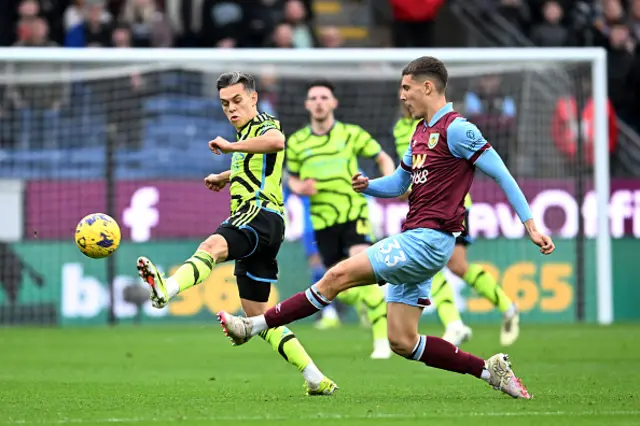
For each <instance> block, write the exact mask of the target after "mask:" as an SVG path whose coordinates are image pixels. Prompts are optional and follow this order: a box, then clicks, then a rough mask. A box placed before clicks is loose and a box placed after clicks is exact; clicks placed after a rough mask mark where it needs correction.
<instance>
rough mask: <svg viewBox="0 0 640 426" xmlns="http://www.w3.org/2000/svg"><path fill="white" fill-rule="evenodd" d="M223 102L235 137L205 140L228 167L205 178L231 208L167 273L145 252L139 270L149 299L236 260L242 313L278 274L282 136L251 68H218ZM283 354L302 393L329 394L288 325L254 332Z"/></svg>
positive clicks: (261, 305) (157, 300)
mask: <svg viewBox="0 0 640 426" xmlns="http://www.w3.org/2000/svg"><path fill="white" fill-rule="evenodd" d="M217 88H218V91H219V93H220V102H221V103H222V109H223V111H224V113H225V115H226V116H227V119H228V120H229V122H230V123H231V124H232V125H233V126H234V127H235V128H236V131H237V134H238V140H237V142H229V141H227V140H225V139H224V138H221V137H217V138H216V139H214V140H212V141H210V142H209V148H210V149H211V151H213V152H214V153H215V154H218V155H220V154H223V153H224V154H226V153H230V152H231V153H233V157H232V160H231V170H228V171H226V172H223V173H220V174H211V175H209V176H207V177H206V178H205V180H204V181H205V184H206V186H207V187H208V188H209V189H211V190H212V191H216V192H218V191H221V190H222V189H223V188H224V187H225V186H226V185H227V183H228V184H229V185H230V188H229V191H230V193H231V216H230V217H229V218H228V219H227V220H225V221H224V222H223V223H222V224H221V225H220V226H219V227H218V229H217V230H216V232H215V233H214V234H213V235H211V236H209V237H208V238H207V239H205V240H204V241H203V242H202V243H201V244H200V246H199V247H198V250H197V251H196V252H195V253H194V254H193V256H191V257H190V258H189V259H187V260H186V261H185V262H184V264H183V265H182V266H181V267H180V268H178V270H177V271H176V272H175V273H174V274H173V275H172V276H170V277H169V278H164V277H163V276H162V275H161V274H160V273H159V271H158V270H157V269H156V267H155V266H154V265H153V263H151V261H150V260H149V259H147V258H146V257H139V258H138V261H137V268H138V271H139V275H140V277H141V278H142V279H143V280H144V281H145V282H146V283H147V284H148V285H149V286H150V287H151V301H152V304H153V306H154V307H156V308H162V307H164V306H165V305H166V304H167V303H169V300H170V299H171V298H173V297H174V296H176V295H177V294H178V293H181V292H183V291H185V290H187V289H189V288H191V287H193V286H194V285H196V284H200V283H201V282H203V281H204V280H205V279H206V278H207V277H208V276H209V274H210V273H211V270H212V269H213V267H214V266H215V265H216V264H217V263H221V262H224V261H227V260H235V261H236V266H235V275H236V278H237V282H238V293H239V295H240V300H241V302H242V309H243V310H244V312H245V313H246V314H247V315H259V314H262V313H264V312H266V310H267V308H268V307H267V301H268V299H269V293H270V290H271V283H274V282H276V281H277V274H278V264H277V261H276V256H277V254H278V251H279V249H280V245H281V243H282V241H283V239H284V231H285V222H284V218H283V215H284V204H283V201H282V199H283V196H282V184H281V179H282V166H283V162H284V143H285V136H284V134H283V133H282V130H281V128H280V123H279V121H278V120H276V119H275V118H274V117H273V116H271V115H269V114H265V113H263V114H259V113H258V109H257V102H258V94H257V92H256V89H255V80H254V78H253V77H252V76H250V75H248V74H244V73H239V72H231V73H225V74H222V75H221V76H220V77H219V78H218V81H217ZM260 337H262V338H263V339H264V340H265V341H267V342H268V343H270V344H271V346H272V347H273V349H274V350H275V351H277V352H279V353H280V354H281V355H282V357H283V358H284V359H285V360H286V361H287V362H288V363H290V364H292V365H293V366H295V367H297V368H298V370H299V371H300V372H302V374H303V376H304V378H305V387H306V391H307V394H308V395H330V394H332V393H333V392H334V391H335V390H336V389H337V386H336V384H335V383H334V382H333V381H331V380H330V379H328V378H327V377H325V376H324V375H323V374H322V373H321V372H320V370H318V368H317V367H316V366H315V364H314V363H313V361H312V360H311V358H310V357H309V355H308V354H307V353H306V352H305V350H304V348H303V347H302V345H301V344H300V342H299V341H298V339H297V338H296V336H295V335H294V334H293V333H292V332H291V330H289V329H288V328H287V327H275V328H272V329H269V330H265V331H264V332H263V333H260Z"/></svg>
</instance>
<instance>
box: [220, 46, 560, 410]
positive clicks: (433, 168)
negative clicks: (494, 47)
mask: <svg viewBox="0 0 640 426" xmlns="http://www.w3.org/2000/svg"><path fill="white" fill-rule="evenodd" d="M402 75H403V77H402V83H401V88H402V92H401V100H402V101H403V102H404V103H405V105H406V106H407V108H408V109H409V111H410V112H411V114H412V116H413V117H414V118H420V119H421V122H420V124H419V126H418V127H417V128H416V130H415V132H414V134H413V138H412V140H411V144H410V145H409V148H408V149H407V152H406V153H405V154H404V156H403V160H402V163H401V165H400V167H399V168H398V169H397V170H396V171H395V172H394V174H393V175H391V176H386V177H382V178H379V179H374V180H372V181H369V179H367V178H364V177H363V176H361V175H360V174H356V175H355V176H354V177H353V179H352V185H353V188H354V189H355V190H356V191H358V192H365V193H367V194H370V195H373V196H375V197H385V198H386V197H398V196H400V195H402V194H404V193H405V192H406V191H407V189H408V188H409V185H410V184H412V185H413V186H412V191H411V194H410V195H409V213H407V220H406V222H405V224H404V226H403V232H402V233H401V234H399V235H395V236H392V237H389V238H386V239H384V240H382V241H379V242H378V243H376V244H375V245H373V246H372V247H370V248H369V249H368V250H367V251H366V252H365V253H361V254H359V255H357V256H354V257H351V258H349V259H346V260H344V261H342V262H340V263H339V264H338V265H336V266H334V267H333V268H331V269H330V270H329V271H327V273H326V274H325V276H324V277H323V278H322V279H321V280H320V281H319V282H318V283H316V284H314V285H313V286H311V287H310V288H309V289H307V290H306V291H305V292H302V293H298V294H296V295H294V296H292V297H290V298H289V299H287V300H285V301H283V302H281V303H279V304H278V305H276V307H275V308H272V309H269V310H268V311H267V312H266V313H265V314H264V315H259V316H256V317H251V318H241V317H237V316H234V315H230V314H228V313H226V312H220V313H219V314H218V317H219V319H220V322H221V324H222V327H223V329H224V330H225V333H226V334H227V336H228V337H229V338H230V339H231V340H232V343H234V344H236V345H238V344H242V343H244V342H245V341H246V340H247V339H248V338H249V337H250V336H253V335H255V334H258V333H260V332H262V331H263V330H267V329H269V328H271V327H278V326H281V325H283V324H287V323H290V322H292V321H295V320H297V319H300V318H304V317H306V316H309V315H312V314H313V313H314V312H317V311H318V310H320V309H322V307H323V306H325V305H327V304H328V303H330V302H331V300H333V299H334V298H335V297H336V295H337V294H338V293H340V292H341V291H344V290H347V289H349V288H351V287H355V286H359V285H365V284H367V283H369V282H370V281H371V280H373V279H375V280H378V281H386V282H388V283H389V289H388V295H387V302H388V307H387V313H388V319H389V341H390V342H391V347H392V349H393V351H394V352H395V353H397V354H398V355H401V356H403V357H406V358H407V359H411V360H415V361H420V362H423V363H425V364H426V365H428V366H430V367H434V368H439V369H443V370H448V371H453V372H456V373H462V374H470V375H473V376H475V377H477V378H478V379H481V380H484V381H486V382H487V383H489V384H490V385H491V386H493V387H494V388H495V389H500V390H502V392H504V393H506V394H508V395H510V396H512V397H514V398H530V397H531V396H530V394H529V392H528V391H527V389H526V388H525V387H524V385H522V383H521V381H520V379H518V378H517V377H516V376H515V374H514V372H513V370H512V369H511V364H510V362H509V357H508V356H507V355H505V354H496V355H493V356H492V357H490V358H488V359H486V360H483V359H481V358H479V357H477V356H474V355H472V354H470V353H467V352H464V351H462V350H460V349H458V348H457V347H456V346H455V345H453V344H451V343H449V342H447V341H446V340H443V339H441V338H439V337H432V336H428V337H427V336H421V335H419V334H418V321H419V319H420V315H421V314H422V309H423V308H424V306H426V305H428V304H429V300H428V297H429V287H430V286H431V279H432V277H433V276H434V275H435V274H437V273H438V272H439V271H440V270H441V269H442V268H443V267H444V266H445V265H446V264H447V262H448V261H449V258H450V257H451V254H452V253H453V249H454V246H455V239H456V236H458V235H459V234H460V232H461V231H462V230H463V229H464V228H463V224H462V222H463V219H464V212H465V208H464V198H465V196H466V195H467V193H468V192H469V188H470V187H471V183H472V182H473V175H474V172H475V168H476V167H478V168H479V169H480V170H482V171H483V172H484V173H486V174H487V175H489V176H491V177H492V178H493V179H494V180H495V181H496V182H497V183H498V185H499V186H500V188H501V189H502V190H503V191H504V192H505V195H506V196H507V199H508V200H509V203H510V204H511V206H512V207H513V208H514V209H515V211H516V213H517V214H518V216H519V218H520V220H522V222H523V223H524V226H525V229H526V230H527V232H528V234H529V238H530V239H531V241H532V242H533V243H534V244H536V245H537V246H539V247H540V252H541V253H542V254H545V255H548V254H551V253H552V252H553V251H554V249H555V247H554V245H553V242H552V241H551V239H550V238H549V237H548V236H546V235H543V234H542V233H540V232H539V231H538V230H537V228H536V224H535V222H534V220H533V219H532V217H531V212H530V210H529V205H528V203H527V200H526V199H525V197H524V195H523V194H522V191H521V190H520V188H519V187H518V184H517V183H516V181H515V180H514V179H513V177H512V176H511V174H510V173H509V171H508V170H507V168H506V167H505V165H504V163H503V161H502V159H501V158H500V156H499V155H498V154H497V153H496V152H495V151H494V150H493V149H491V145H489V143H488V142H487V141H486V140H485V139H484V137H483V136H482V133H480V130H478V128H477V127H476V126H475V125H473V124H472V123H470V122H468V121H467V120H466V119H464V118H463V117H462V116H460V114H458V113H457V112H455V111H454V110H453V107H452V105H451V104H450V103H447V101H446V98H445V88H446V85H447V78H448V74H447V69H446V67H445V66H444V64H443V63H442V62H441V61H439V60H438V59H436V58H433V57H428V56H427V57H421V58H418V59H415V60H414V61H412V62H410V63H409V64H408V65H407V66H406V67H405V68H404V70H403V72H402Z"/></svg>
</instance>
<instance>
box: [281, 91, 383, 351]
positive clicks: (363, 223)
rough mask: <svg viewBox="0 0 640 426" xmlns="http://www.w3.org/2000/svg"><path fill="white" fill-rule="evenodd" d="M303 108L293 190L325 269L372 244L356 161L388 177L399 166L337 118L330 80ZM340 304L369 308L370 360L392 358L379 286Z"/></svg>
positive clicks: (291, 147)
mask: <svg viewBox="0 0 640 426" xmlns="http://www.w3.org/2000/svg"><path fill="white" fill-rule="evenodd" d="M305 107H306V109H307V111H308V112H309V116H310V120H309V121H310V122H309V125H308V126H306V127H304V128H302V129H300V130H298V131H297V132H295V133H293V134H292V135H291V136H290V137H289V139H288V140H287V170H288V172H289V175H290V177H289V187H290V188H291V190H292V191H293V192H295V193H297V194H300V195H306V196H309V197H310V206H311V207H310V212H311V222H312V224H313V229H314V232H315V238H316V242H317V247H318V251H319V253H320V257H321V258H322V261H323V263H324V266H325V267H326V268H330V267H332V266H334V265H335V264H337V263H338V262H340V261H341V260H343V259H346V258H348V257H351V256H355V255H356V254H358V253H361V252H363V251H365V250H366V249H367V248H368V247H369V246H371V244H372V237H371V234H372V232H371V227H370V225H369V212H368V206H367V199H366V198H365V196H364V195H363V194H358V193H356V192H354V191H353V189H352V188H351V176H352V175H353V174H354V173H356V172H357V171H358V157H365V158H371V159H374V160H375V161H376V163H377V165H378V168H379V169H380V172H381V173H382V174H383V175H385V176H388V175H390V174H392V173H393V172H394V167H395V165H394V164H393V160H392V159H391V157H390V156H389V155H388V154H386V153H385V152H384V151H382V148H381V147H380V144H378V142H376V141H375V140H374V139H373V138H372V137H371V135H370V134H369V133H367V132H366V131H365V130H364V129H362V128H361V127H360V126H357V125H355V124H348V123H343V122H340V121H337V120H336V119H335V117H334V114H333V113H334V110H335V109H336V108H337V107H338V100H337V99H336V97H335V94H334V87H333V85H332V84H331V82H329V81H315V82H312V83H311V84H310V85H309V86H308V90H307V99H306V101H305ZM338 300H340V301H341V302H343V303H346V304H348V305H351V306H355V307H360V306H362V307H363V308H364V310H366V315H367V318H368V320H369V323H370V324H371V328H372V332H373V352H372V353H371V358H373V359H386V358H390V357H391V355H392V352H391V348H390V347H389V341H388V338H387V308H386V304H385V299H384V293H383V291H382V289H381V288H380V286H379V285H377V284H372V285H369V286H365V287H357V288H353V289H351V290H349V291H347V292H344V293H342V294H340V296H338Z"/></svg>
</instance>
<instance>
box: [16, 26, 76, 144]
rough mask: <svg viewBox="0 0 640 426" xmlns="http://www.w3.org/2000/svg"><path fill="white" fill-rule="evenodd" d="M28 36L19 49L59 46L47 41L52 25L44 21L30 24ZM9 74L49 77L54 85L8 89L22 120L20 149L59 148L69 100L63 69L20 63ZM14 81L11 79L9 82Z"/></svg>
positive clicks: (22, 85) (46, 65) (57, 66)
mask: <svg viewBox="0 0 640 426" xmlns="http://www.w3.org/2000/svg"><path fill="white" fill-rule="evenodd" d="M27 30H28V33H27V34H28V35H27V36H26V38H25V39H24V40H21V41H18V42H17V43H16V44H14V46H16V47H22V48H25V47H56V46H57V44H56V43H54V42H52V41H50V40H49V38H48V32H49V26H48V24H47V22H46V21H45V20H44V19H42V18H33V19H31V20H30V21H29V26H28V28H27ZM7 68H8V69H7V71H8V74H9V75H11V74H13V75H15V79H14V80H15V81H19V79H20V77H21V76H46V81H51V83H34V84H18V85H16V86H12V87H9V97H10V99H11V101H12V104H13V106H14V107H15V108H16V109H17V110H18V114H19V117H20V133H19V135H18V136H17V138H16V139H18V140H19V144H20V147H21V148H30V147H43V146H44V147H49V148H50V147H54V146H56V145H57V139H58V131H59V123H60V108H61V107H62V104H63V102H64V100H65V99H66V94H65V89H66V85H65V83H64V81H65V80H66V78H65V75H64V72H65V69H64V67H63V66H61V65H60V64H57V63H50V62H45V63H35V62H20V63H15V64H9V65H8V67H7ZM10 81H11V80H10Z"/></svg>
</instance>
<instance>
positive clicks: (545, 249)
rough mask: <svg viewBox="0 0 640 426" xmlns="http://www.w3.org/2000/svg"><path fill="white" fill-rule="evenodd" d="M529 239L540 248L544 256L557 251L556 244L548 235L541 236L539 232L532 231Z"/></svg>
mask: <svg viewBox="0 0 640 426" xmlns="http://www.w3.org/2000/svg"><path fill="white" fill-rule="evenodd" d="M529 238H531V241H533V243H534V244H535V245H537V246H538V247H540V253H542V254H551V253H553V251H554V250H555V249H556V246H555V244H553V241H552V240H551V238H550V237H549V236H547V235H544V234H541V233H540V232H538V231H532V232H530V233H529Z"/></svg>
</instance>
